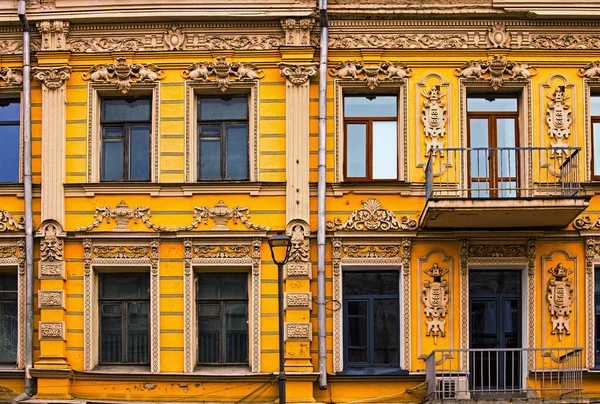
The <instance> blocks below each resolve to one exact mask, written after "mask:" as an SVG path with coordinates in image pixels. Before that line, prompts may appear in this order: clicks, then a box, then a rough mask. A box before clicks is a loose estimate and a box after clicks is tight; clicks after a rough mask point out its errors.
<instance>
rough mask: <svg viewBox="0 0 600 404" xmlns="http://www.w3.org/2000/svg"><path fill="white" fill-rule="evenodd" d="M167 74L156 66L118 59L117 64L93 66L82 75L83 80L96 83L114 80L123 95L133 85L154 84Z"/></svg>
mask: <svg viewBox="0 0 600 404" xmlns="http://www.w3.org/2000/svg"><path fill="white" fill-rule="evenodd" d="M165 76H166V73H165V72H163V71H162V70H160V69H159V68H158V67H157V66H156V65H153V64H151V63H149V64H141V63H136V64H128V63H127V59H125V58H117V63H115V64H109V63H102V64H97V65H95V66H92V67H91V68H90V69H89V70H88V71H87V72H85V73H83V74H82V75H81V77H82V79H83V80H86V81H91V82H94V83H108V82H111V81H112V80H113V79H114V80H115V82H116V87H117V88H118V89H119V90H120V91H121V92H122V93H123V94H125V93H127V91H129V89H131V85H132V83H133V82H134V79H135V81H137V82H149V83H154V82H156V81H157V80H162V79H164V78H165Z"/></svg>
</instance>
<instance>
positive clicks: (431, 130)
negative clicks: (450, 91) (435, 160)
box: [421, 86, 447, 157]
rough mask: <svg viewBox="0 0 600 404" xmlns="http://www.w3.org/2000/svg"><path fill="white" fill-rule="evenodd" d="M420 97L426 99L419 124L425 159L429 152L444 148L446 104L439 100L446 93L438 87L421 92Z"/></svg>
mask: <svg viewBox="0 0 600 404" xmlns="http://www.w3.org/2000/svg"><path fill="white" fill-rule="evenodd" d="M421 95H422V96H423V97H424V98H425V99H426V100H425V101H424V102H423V109H422V110H421V122H423V128H424V132H425V143H426V145H427V152H426V153H425V157H428V156H429V153H430V151H431V150H435V149H441V148H443V147H444V136H445V135H446V120H447V115H446V102H445V101H443V100H442V99H441V98H442V97H444V96H445V95H446V93H445V92H443V91H441V90H440V87H439V86H433V87H431V90H429V91H425V90H423V92H422V93H421Z"/></svg>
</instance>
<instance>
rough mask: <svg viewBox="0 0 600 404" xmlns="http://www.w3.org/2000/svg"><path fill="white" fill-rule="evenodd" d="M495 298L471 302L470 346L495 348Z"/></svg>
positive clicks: (496, 313) (496, 311) (496, 325)
mask: <svg viewBox="0 0 600 404" xmlns="http://www.w3.org/2000/svg"><path fill="white" fill-rule="evenodd" d="M497 315H498V309H497V302H496V300H475V301H472V302H471V321H470V324H469V326H470V327H471V347H473V348H497V347H498V344H497V342H498V341H497V338H498V334H497V332H498V322H497Z"/></svg>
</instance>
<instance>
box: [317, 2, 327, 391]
mask: <svg viewBox="0 0 600 404" xmlns="http://www.w3.org/2000/svg"><path fill="white" fill-rule="evenodd" d="M319 17H320V26H321V49H320V56H319V182H318V184H317V302H318V326H319V327H318V328H319V331H318V335H319V374H320V377H319V388H320V389H321V390H326V389H327V351H326V341H327V340H326V335H327V333H326V331H327V330H326V326H327V324H326V321H325V184H326V178H325V168H326V166H325V147H326V143H325V141H326V138H327V54H328V50H329V49H328V42H329V39H328V37H329V24H328V21H327V0H319Z"/></svg>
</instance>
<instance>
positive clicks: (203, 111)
mask: <svg viewBox="0 0 600 404" xmlns="http://www.w3.org/2000/svg"><path fill="white" fill-rule="evenodd" d="M197 117H198V180H248V179H249V168H248V167H249V165H248V97H247V96H229V97H225V96H221V97H200V98H198V113H197Z"/></svg>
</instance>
